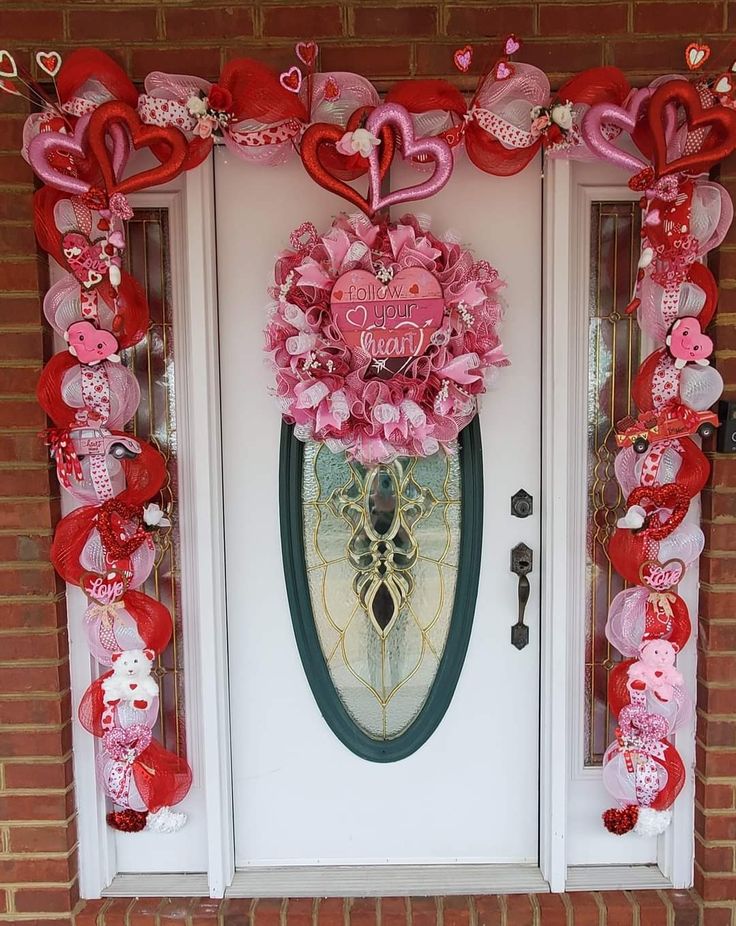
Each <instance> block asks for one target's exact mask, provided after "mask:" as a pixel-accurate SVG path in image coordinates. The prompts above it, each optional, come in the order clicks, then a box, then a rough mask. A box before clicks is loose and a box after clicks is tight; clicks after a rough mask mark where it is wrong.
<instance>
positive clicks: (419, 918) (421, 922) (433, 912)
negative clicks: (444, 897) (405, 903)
mask: <svg viewBox="0 0 736 926" xmlns="http://www.w3.org/2000/svg"><path fill="white" fill-rule="evenodd" d="M409 902H410V903H411V924H412V926H437V923H439V916H438V910H437V900H436V898H434V897H410V898H409Z"/></svg>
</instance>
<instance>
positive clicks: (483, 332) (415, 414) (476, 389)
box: [265, 215, 509, 464]
mask: <svg viewBox="0 0 736 926" xmlns="http://www.w3.org/2000/svg"><path fill="white" fill-rule="evenodd" d="M291 245H292V248H291V249H290V250H287V251H285V252H284V253H283V254H281V255H280V257H279V259H278V261H277V263H276V268H275V283H276V285H275V287H274V288H273V290H272V295H273V296H274V298H275V299H276V303H275V305H274V306H273V308H272V311H271V316H270V320H269V322H268V325H267V328H266V332H265V335H266V350H267V351H268V352H269V353H270V355H271V356H272V358H273V368H274V373H275V392H276V395H277V397H278V400H279V403H280V406H281V412H282V414H283V417H284V419H285V420H286V421H287V422H289V423H292V424H294V426H295V427H294V433H295V434H296V436H297V437H298V438H299V439H300V440H304V441H308V440H318V441H323V442H324V443H326V444H327V446H328V447H329V448H330V450H332V451H333V452H336V453H337V452H340V451H345V453H346V454H347V455H348V456H349V457H351V458H353V459H356V460H358V461H359V462H361V463H366V464H373V463H385V462H388V461H390V460H392V459H394V458H395V457H397V456H404V455H405V456H422V457H424V456H429V455H431V454H433V453H436V452H437V451H438V450H439V449H443V450H445V451H447V452H450V453H451V452H453V451H454V449H455V446H456V443H455V442H456V440H457V436H458V434H459V433H460V431H461V430H462V428H464V427H465V426H466V425H467V424H468V423H469V422H470V421H471V420H472V418H473V417H474V415H475V414H476V412H477V401H478V396H479V395H481V394H482V393H483V392H485V390H486V380H487V378H488V377H487V374H488V371H490V370H493V369H495V368H496V367H502V366H507V365H508V363H509V361H508V359H507V357H506V355H505V353H504V350H503V347H502V345H501V341H500V338H499V333H498V328H499V323H500V321H501V317H502V314H503V308H502V303H501V299H500V295H499V292H500V290H501V288H502V287H503V285H504V284H503V283H502V281H501V280H500V279H499V277H498V273H497V271H496V270H495V269H494V268H493V267H491V265H490V264H489V263H488V262H487V261H483V260H481V261H478V260H476V259H475V257H474V256H473V255H472V254H471V252H470V251H468V250H467V249H465V248H463V247H462V246H461V245H459V244H458V243H457V242H456V241H454V240H451V239H450V238H449V237H446V238H444V239H442V238H438V237H437V236H436V235H433V234H432V233H431V232H430V231H429V229H428V228H425V227H424V226H423V224H422V223H420V221H419V219H417V217H416V216H413V215H407V216H404V218H402V219H401V220H400V221H399V222H397V223H385V222H382V223H379V224H373V223H372V222H371V221H370V220H369V219H367V218H365V217H363V216H350V217H347V216H344V215H343V216H339V217H338V218H337V219H336V220H335V222H334V223H333V225H332V227H331V228H330V230H329V231H328V232H327V234H325V235H319V234H318V233H317V230H316V228H315V227H314V226H313V225H311V224H305V225H303V226H301V227H300V228H299V229H297V231H296V232H294V233H293V234H292V236H291ZM350 271H362V272H364V273H365V274H367V275H368V277H370V278H371V280H372V284H373V285H375V292H376V293H377V294H378V298H379V299H380V298H384V299H389V301H390V297H389V296H388V295H387V294H390V293H391V292H392V289H391V287H392V286H393V287H394V290H393V291H394V292H397V291H398V289H400V288H401V281H402V280H407V279H409V278H411V279H413V277H411V273H412V272H415V273H418V272H420V271H421V272H428V274H431V275H432V276H433V277H434V278H435V280H436V282H437V283H438V284H439V287H440V288H441V294H442V311H441V317H440V318H438V319H437V322H438V323H437V326H436V327H434V330H433V332H432V334H431V336H430V337H429V338H427V339H421V340H420V344H421V347H422V349H421V352H419V351H417V352H416V353H415V354H414V355H410V356H408V357H401V358H399V359H398V362H396V363H395V365H394V367H393V368H389V370H388V371H387V369H386V367H385V366H383V361H382V360H380V359H377V358H376V355H375V352H371V349H370V346H369V345H371V344H372V343H375V342H376V341H378V340H379V338H378V335H377V334H376V327H375V326H373V327H372V326H371V325H370V324H367V323H366V325H365V326H364V330H363V331H362V332H361V336H360V339H359V343H355V338H353V339H352V340H351V342H350V344H348V342H347V340H346V337H345V334H344V331H341V329H340V327H338V320H337V319H336V317H335V315H334V313H333V311H332V303H334V300H335V297H336V296H339V295H340V294H339V293H338V292H337V289H336V287H335V283H336V281H337V280H338V278H341V277H342V276H343V275H344V274H347V273H349V272H350ZM407 274H409V277H407ZM364 278H367V277H364ZM369 285H370V284H369ZM397 288H398V289H397ZM402 305H404V304H403V303H400V302H398V301H397V310H398V311H399V313H400V312H401V310H402V308H401V306H402ZM357 308H362V307H360V306H359V307H357ZM387 311H390V310H388V309H387ZM369 321H370V319H369ZM403 325H404V326H403V327H402V326H401V325H397V326H396V327H394V328H393V329H392V330H393V332H402V331H406V330H407V327H406V326H407V325H409V326H410V325H411V322H409V321H405V322H404V323H403ZM343 327H344V326H343ZM415 330H416V329H415ZM381 333H382V334H390V333H391V332H390V331H382V332H381ZM353 334H355V332H353ZM427 342H428V343H427ZM351 345H352V346H351ZM425 345H426V349H425ZM394 360H395V361H396V358H394Z"/></svg>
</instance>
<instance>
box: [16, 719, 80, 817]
mask: <svg viewBox="0 0 736 926" xmlns="http://www.w3.org/2000/svg"><path fill="white" fill-rule="evenodd" d="M0 740H2V742H0V757H2V758H9V759H10V758H13V759H15V758H18V759H25V758H32V757H33V756H40V757H43V758H46V757H47V756H59V757H61V756H65V755H66V754H67V753H68V752H69V750H70V749H71V748H72V731H71V724H70V723H67V724H66V726H64V727H62V728H61V729H60V730H48V729H45V728H44V727H40V728H39V727H37V728H36V729H31V730H23V729H20V730H14V729H12V727H11V728H10V729H9V730H8V731H7V732H3V734H2V736H0ZM0 793H1V792H0ZM13 819H24V820H25V819H31V820H33V819H36V817H28V818H26V817H14V818H13ZM38 819H43V818H38Z"/></svg>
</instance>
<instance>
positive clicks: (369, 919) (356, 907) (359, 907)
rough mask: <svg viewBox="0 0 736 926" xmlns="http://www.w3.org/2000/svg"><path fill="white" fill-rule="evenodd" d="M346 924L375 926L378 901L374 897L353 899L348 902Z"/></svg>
mask: <svg viewBox="0 0 736 926" xmlns="http://www.w3.org/2000/svg"><path fill="white" fill-rule="evenodd" d="M348 922H349V923H350V924H351V926H375V924H376V923H377V922H378V901H377V900H376V899H375V898H374V897H355V898H352V899H351V900H349V901H348Z"/></svg>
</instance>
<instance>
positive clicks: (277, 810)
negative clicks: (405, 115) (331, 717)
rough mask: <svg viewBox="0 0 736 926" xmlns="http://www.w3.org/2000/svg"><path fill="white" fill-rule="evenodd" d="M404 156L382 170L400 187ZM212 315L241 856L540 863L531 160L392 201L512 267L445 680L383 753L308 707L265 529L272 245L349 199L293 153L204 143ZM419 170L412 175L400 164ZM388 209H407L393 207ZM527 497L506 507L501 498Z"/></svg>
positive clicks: (274, 546)
mask: <svg viewBox="0 0 736 926" xmlns="http://www.w3.org/2000/svg"><path fill="white" fill-rule="evenodd" d="M408 170H409V168H405V167H404V166H403V165H401V166H399V167H398V168H397V169H394V170H393V173H392V178H391V180H392V186H393V187H394V188H396V187H399V186H403V185H405V184H406V182H407V180H408V179H409V177H410V176H414V177H415V178H416V174H409V173H407V171H408ZM215 182H216V214H217V252H218V288H219V331H220V355H221V356H220V361H221V387H222V428H223V460H224V463H223V466H224V474H223V475H224V502H225V517H226V557H227V609H228V647H229V658H230V685H231V708H230V713H231V730H232V752H233V788H234V808H235V821H234V823H235V837H236V864H237V867H238V868H246V867H249V868H254V867H255V868H258V867H268V866H271V867H272V866H320V865H371V864H386V863H393V864H432V863H435V864H439V863H486V864H497V863H516V864H528V865H530V866H534V865H536V864H537V861H538V805H539V799H538V795H539V788H538V777H539V753H538V733H539V730H538V723H539V721H538V715H539V636H540V626H539V578H540V572H541V551H540V549H539V535H540V522H539V511H540V507H541V506H540V504H539V502H540V498H539V495H540V347H541V345H540V338H541V282H540V281H541V177H540V170H539V166H538V165H537V164H533V165H531V166H530V167H529V168H527V169H526V170H525V171H524V172H523V173H522V174H521V175H519V176H516V177H513V178H494V177H489V176H487V175H483V174H480V173H479V172H478V171H477V169H476V168H475V167H473V166H472V165H470V164H469V163H467V162H466V161H464V160H462V161H461V162H460V163H459V164H458V165H457V168H456V170H455V172H454V175H453V177H452V179H451V180H450V183H449V185H448V186H447V187H446V188H445V190H443V191H442V192H441V193H440V194H439V195H437V196H436V197H434V198H433V199H431V200H429V201H425V202H419V203H412V204H410V205H409V207H408V209H407V210H403V211H413V212H416V213H421V214H426V215H429V216H431V218H432V230H433V231H434V232H435V233H437V234H442V233H444V232H445V231H448V230H451V229H452V230H455V231H456V232H457V235H458V237H459V239H460V240H461V241H462V242H463V243H465V244H467V245H469V246H471V247H472V248H473V250H474V252H475V254H476V256H477V257H478V258H479V259H481V258H482V259H487V260H488V261H490V263H491V264H492V265H493V266H495V267H496V268H497V269H498V271H499V274H500V275H501V277H502V278H504V279H505V280H506V281H507V282H508V286H507V288H506V290H505V298H506V301H507V304H508V306H507V313H506V322H505V326H504V329H503V341H504V345H505V347H506V349H507V352H508V354H509V356H510V358H511V363H512V365H511V367H509V368H507V369H504V370H502V371H501V372H500V374H499V376H498V378H497V381H496V383H495V384H494V386H493V387H492V388H491V390H490V391H489V393H488V394H487V395H486V396H484V397H483V400H482V405H481V411H480V416H479V421H480V433H481V437H482V444H483V477H484V483H485V492H484V501H483V522H484V527H483V532H482V555H481V560H480V584H479V589H478V596H477V606H476V608H475V617H474V623H473V627H472V633H471V636H470V643H469V647H468V651H467V656H466V659H465V663H464V666H463V668H462V670H461V672H460V676H459V681H458V684H457V689H456V690H455V693H454V696H453V698H452V700H451V702H450V705H449V708H448V709H447V711H446V713H445V715H444V718H443V719H442V721H441V722H440V723H439V726H438V727H437V729H436V730H435V732H434V733H433V734H432V735H431V736H430V737H429V739H428V740H427V741H426V742H425V743H424V745H422V746H421V747H420V748H419V749H418V750H417V751H415V752H413V753H412V754H411V755H409V756H408V757H406V758H403V759H401V760H400V761H395V762H375V761H370V760H368V759H366V758H361V757H359V756H358V755H356V754H355V753H354V752H352V751H351V750H350V749H349V748H347V747H346V746H345V745H343V743H342V742H341V741H340V740H339V739H338V737H337V736H336V735H335V733H333V731H332V729H331V728H330V726H329V725H328V723H327V722H326V721H325V719H324V718H323V716H322V715H321V713H320V710H319V707H318V705H317V703H316V701H315V698H314V697H313V694H312V691H311V689H310V685H309V683H308V680H307V677H306V674H305V668H304V666H303V665H302V661H301V659H300V655H299V651H298V649H297V644H296V642H295V634H294V629H293V626H292V618H291V615H290V610H289V604H288V601H287V592H286V587H285V582H284V570H283V564H282V549H281V539H280V529H279V484H280V479H281V478H284V475H285V474H284V473H283V472H280V468H279V445H280V439H281V438H280V435H281V421H280V415H279V410H278V407H277V404H276V401H275V399H274V398H273V397H272V395H271V394H270V389H271V372H270V370H269V369H268V367H267V365H266V363H265V359H264V353H263V335H262V332H263V329H264V325H265V322H266V306H267V304H268V302H269V297H268V295H267V288H268V287H269V286H270V285H271V284H272V282H273V266H274V261H275V256H276V255H277V253H278V252H279V251H280V250H282V249H283V248H284V247H286V246H287V245H288V236H289V233H290V232H291V231H292V230H293V229H294V228H296V227H297V226H298V225H300V224H301V223H302V222H305V221H311V222H313V223H314V224H315V225H316V226H317V228H318V229H319V230H320V231H326V230H327V228H328V227H329V223H330V221H331V218H332V216H333V215H334V214H335V213H336V212H338V211H340V210H342V209H343V208H344V207H345V205H346V204H345V203H344V202H343V201H342V200H339V199H338V198H337V197H335V196H333V195H332V194H330V193H327V192H325V191H324V190H322V189H321V188H319V187H318V186H317V185H315V184H314V183H313V182H312V181H311V180H310V178H309V177H308V176H307V174H306V173H305V171H304V169H303V167H302V165H301V163H300V162H299V160H298V159H296V158H294V159H292V161H291V162H290V163H289V164H288V165H286V166H282V167H279V168H278V169H273V170H271V169H269V168H254V167H253V166H252V165H248V164H244V163H242V162H240V161H238V159H237V158H234V157H233V156H232V155H229V154H228V153H227V152H226V151H224V150H223V149H217V151H216V159H215ZM415 182H416V180H415ZM398 214H403V212H399V213H398ZM519 489H525V490H526V491H527V492H529V493H530V494H531V495H532V496H533V500H534V501H533V504H534V513H533V514H532V515H531V516H530V517H527V518H523V519H522V518H518V517H513V516H512V514H511V497H512V495H513V494H514V493H515V492H517V490H519ZM520 542H523V543H526V544H527V545H528V546H529V547H531V548H532V550H533V553H534V566H533V571H532V572H531V574H530V576H529V579H530V582H531V597H530V599H529V603H528V606H527V611H526V613H527V622H528V624H529V626H530V642H529V645H528V646H527V647H526V648H524V649H522V650H517V649H516V648H514V647H513V646H512V645H511V625H512V624H513V623H515V622H516V619H517V611H518V603H517V583H518V579H517V576H516V575H514V574H513V573H512V572H511V571H510V551H511V548H512V547H514V546H515V545H516V544H518V543H520Z"/></svg>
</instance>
